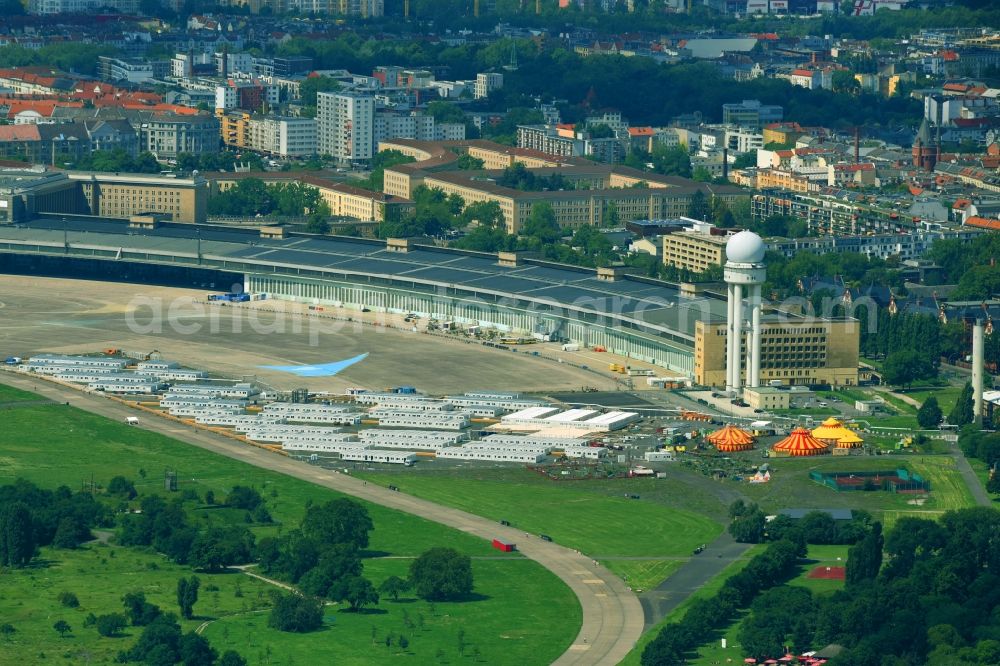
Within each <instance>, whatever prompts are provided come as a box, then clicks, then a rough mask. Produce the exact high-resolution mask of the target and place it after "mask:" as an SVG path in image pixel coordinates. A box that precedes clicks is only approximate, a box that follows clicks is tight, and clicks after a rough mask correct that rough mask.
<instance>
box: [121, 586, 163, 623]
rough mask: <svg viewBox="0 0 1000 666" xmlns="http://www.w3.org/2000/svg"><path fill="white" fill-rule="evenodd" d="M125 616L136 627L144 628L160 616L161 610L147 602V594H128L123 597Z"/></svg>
mask: <svg viewBox="0 0 1000 666" xmlns="http://www.w3.org/2000/svg"><path fill="white" fill-rule="evenodd" d="M122 603H123V604H124V605H125V616H126V617H127V618H128V620H129V622H130V623H131V624H132V626H134V627H144V626H146V625H148V624H149V623H150V622H152V621H153V620H155V619H156V618H157V617H159V616H160V612H161V611H160V608H159V606H157V605H155V604H151V603H149V602H148V601H146V594H145V592H128V593H126V594H125V595H124V596H123V597H122Z"/></svg>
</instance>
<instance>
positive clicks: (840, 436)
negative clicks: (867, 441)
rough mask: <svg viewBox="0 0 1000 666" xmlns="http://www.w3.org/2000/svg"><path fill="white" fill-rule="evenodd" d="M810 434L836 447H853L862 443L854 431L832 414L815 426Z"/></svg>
mask: <svg viewBox="0 0 1000 666" xmlns="http://www.w3.org/2000/svg"><path fill="white" fill-rule="evenodd" d="M812 436H813V437H815V438H816V439H818V440H820V441H821V442H825V443H826V444H827V445H829V446H835V447H837V448H838V449H854V448H857V447H859V446H861V445H862V444H864V440H863V439H861V437H859V436H858V434H857V433H856V432H854V431H853V430H851V429H850V428H848V427H847V426H845V425H844V424H843V423H841V422H840V421H838V420H837V419H835V418H833V417H832V416H831V417H830V418H828V419H827V420H825V421H823V423H821V424H820V425H819V427H817V428H815V429H814V430H813V431H812Z"/></svg>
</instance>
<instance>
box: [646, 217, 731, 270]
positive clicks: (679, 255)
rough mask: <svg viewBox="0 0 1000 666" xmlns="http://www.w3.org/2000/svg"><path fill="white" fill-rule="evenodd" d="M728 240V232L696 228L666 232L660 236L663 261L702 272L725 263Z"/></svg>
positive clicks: (670, 264)
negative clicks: (714, 232)
mask: <svg viewBox="0 0 1000 666" xmlns="http://www.w3.org/2000/svg"><path fill="white" fill-rule="evenodd" d="M706 226H710V225H706ZM719 231H721V230H719ZM728 240H729V236H728V234H721V233H720V234H712V233H711V232H710V231H707V230H704V229H697V228H696V229H688V230H685V231H676V232H674V233H670V234H666V235H665V236H663V238H662V243H663V253H662V257H663V263H664V264H666V265H667V266H674V267H676V268H680V269H684V270H689V271H692V272H694V273H704V272H705V271H706V270H708V269H709V268H712V267H715V266H722V265H723V264H725V263H726V242H727V241H728Z"/></svg>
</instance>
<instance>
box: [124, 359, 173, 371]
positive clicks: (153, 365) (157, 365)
mask: <svg viewBox="0 0 1000 666" xmlns="http://www.w3.org/2000/svg"><path fill="white" fill-rule="evenodd" d="M179 367H181V364H180V363H178V362H177V361H139V362H138V363H136V364H135V369H136V370H138V371H140V372H142V371H144V370H148V371H150V372H161V371H163V370H173V369H175V368H179Z"/></svg>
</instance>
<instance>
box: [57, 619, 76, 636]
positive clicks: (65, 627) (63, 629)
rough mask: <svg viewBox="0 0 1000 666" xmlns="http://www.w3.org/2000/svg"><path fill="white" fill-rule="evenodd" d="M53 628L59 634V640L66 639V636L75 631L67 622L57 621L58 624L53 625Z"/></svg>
mask: <svg viewBox="0 0 1000 666" xmlns="http://www.w3.org/2000/svg"><path fill="white" fill-rule="evenodd" d="M52 628H53V629H55V630H56V631H57V632H58V633H59V638H65V637H66V634H68V633H70V632H71V631H73V627H71V626H69V622H67V621H66V620H56V623H55V624H53V625H52Z"/></svg>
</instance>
